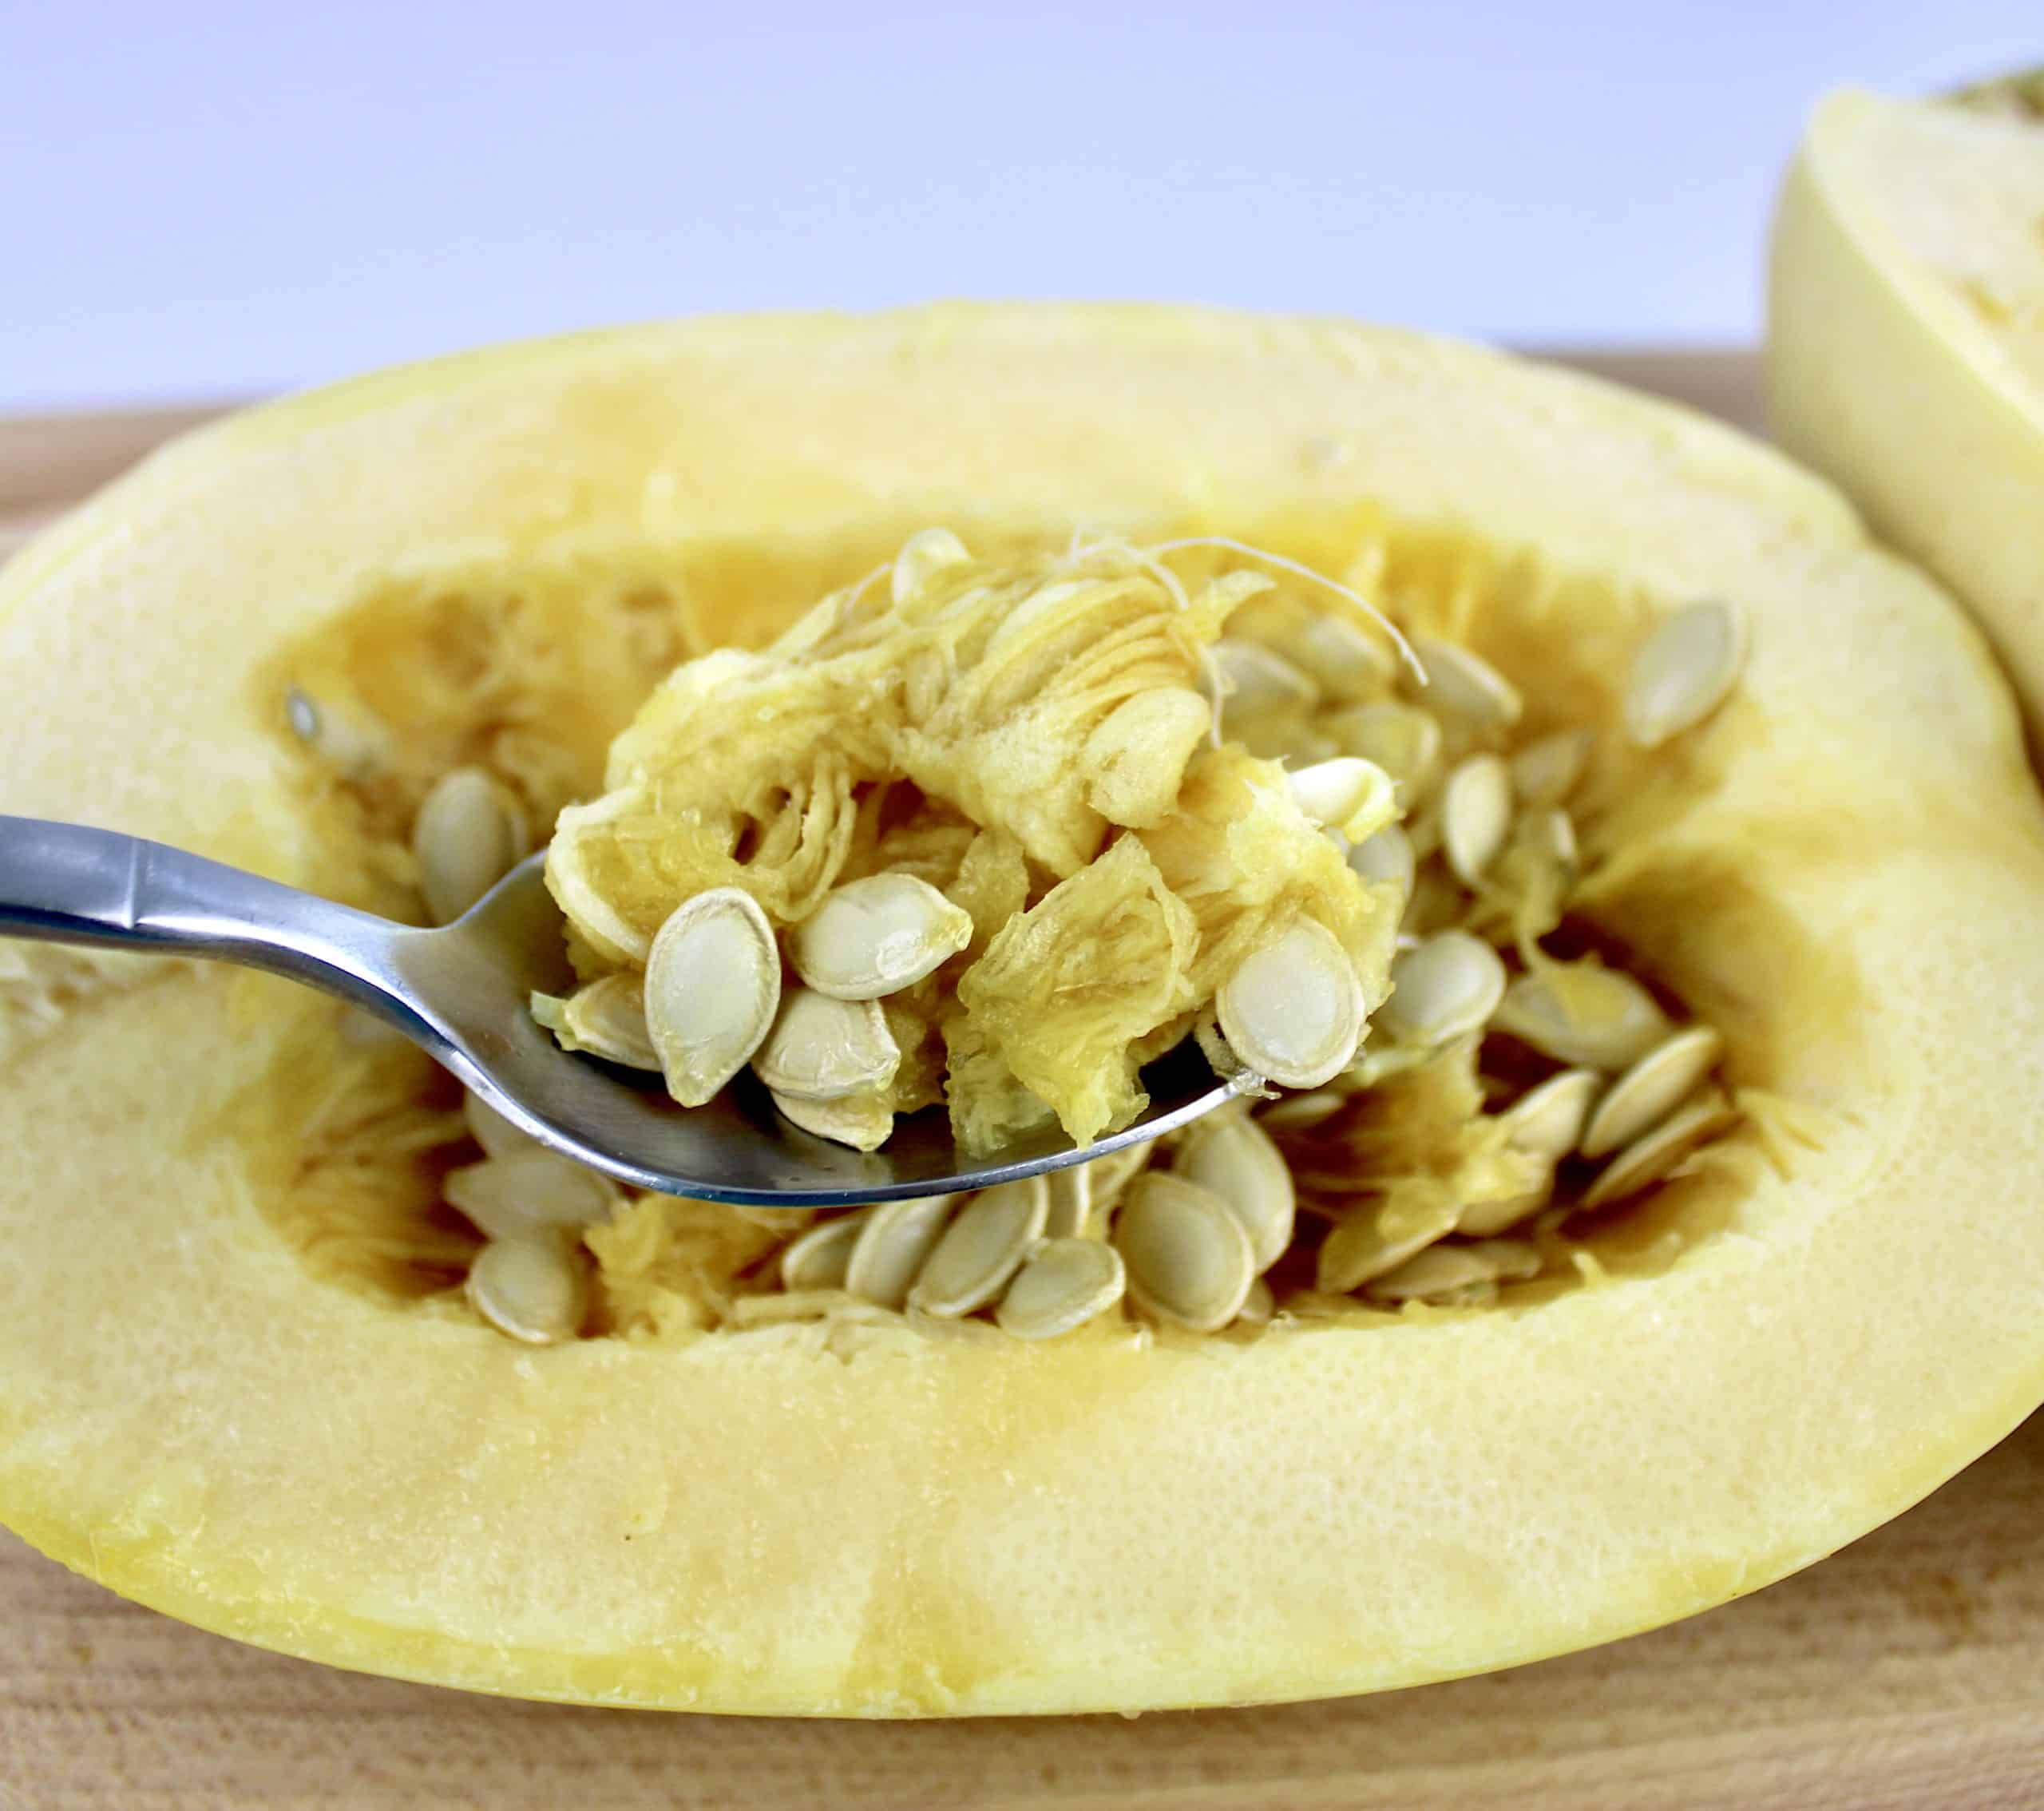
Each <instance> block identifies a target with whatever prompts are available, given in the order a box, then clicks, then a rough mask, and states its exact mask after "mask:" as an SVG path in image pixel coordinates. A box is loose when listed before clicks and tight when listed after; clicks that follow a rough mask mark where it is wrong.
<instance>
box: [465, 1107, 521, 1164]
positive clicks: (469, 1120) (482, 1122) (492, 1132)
mask: <svg viewBox="0 0 2044 1811" xmlns="http://www.w3.org/2000/svg"><path fill="white" fill-rule="evenodd" d="M461 1118H462V1119H463V1120H464V1122H465V1123H466V1124H467V1126H468V1128H469V1137H471V1138H472V1139H474V1140H475V1141H476V1143H478V1144H480V1145H481V1147H482V1154H483V1155H484V1156H485V1157H509V1155H511V1154H512V1152H513V1151H530V1150H533V1149H534V1148H535V1147H537V1146H538V1144H539V1140H538V1139H536V1138H534V1137H533V1135H532V1134H531V1133H530V1132H528V1131H520V1130H519V1128H518V1127H516V1126H514V1125H513V1124H512V1123H511V1122H510V1121H509V1119H505V1116H503V1115H502V1114H501V1113H500V1112H497V1109H496V1108H494V1107H493V1106H491V1105H490V1104H489V1102H488V1101H486V1100H484V1099H483V1097H482V1096H481V1095H479V1094H473V1093H469V1092H463V1094H462V1096H461Z"/></svg>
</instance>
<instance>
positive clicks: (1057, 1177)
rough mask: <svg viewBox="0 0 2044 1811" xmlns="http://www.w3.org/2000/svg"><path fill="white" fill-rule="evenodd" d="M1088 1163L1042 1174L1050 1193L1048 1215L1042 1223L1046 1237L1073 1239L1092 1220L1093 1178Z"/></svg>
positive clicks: (1076, 1164) (1068, 1165)
mask: <svg viewBox="0 0 2044 1811" xmlns="http://www.w3.org/2000/svg"><path fill="white" fill-rule="evenodd" d="M1091 1168H1092V1165H1091V1164H1090V1163H1068V1164H1066V1165H1065V1167H1064V1168H1063V1169H1061V1170H1052V1171H1048V1172H1046V1174H1045V1175H1044V1187H1046V1188H1048V1190H1049V1191H1050V1195H1051V1206H1050V1212H1049V1214H1048V1216H1047V1217H1046V1218H1045V1219H1044V1238H1079V1236H1080V1235H1081V1234H1083V1233H1084V1232H1085V1230H1086V1226H1087V1222H1088V1221H1090V1220H1091V1219H1092V1217H1093V1179H1092V1177H1091V1175H1089V1174H1087V1172H1088V1171H1090V1170H1091Z"/></svg>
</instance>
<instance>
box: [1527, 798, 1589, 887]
mask: <svg viewBox="0 0 2044 1811" xmlns="http://www.w3.org/2000/svg"><path fill="white" fill-rule="evenodd" d="M1511 840H1512V842H1513V844H1514V846H1515V847H1517V848H1520V849H1523V850H1525V851H1526V852H1527V854H1529V855H1531V857H1532V858H1533V859H1534V861H1535V862H1537V863H1538V864H1539V866H1542V867H1543V868H1548V869H1551V870H1553V871H1554V872H1555V874H1556V875H1557V876H1559V878H1560V879H1561V881H1562V882H1563V885H1565V886H1567V885H1571V884H1573V882H1575V871H1576V867H1577V865H1578V863H1579V862H1580V860H1581V858H1582V852H1581V850H1580V849H1579V846H1578V845H1577V843H1576V840H1575V819H1574V818H1571V816H1570V815H1569V814H1568V813H1567V812H1566V811H1564V810H1563V809H1562V808H1561V806H1559V805H1547V806H1541V807H1540V808H1539V810H1531V811H1524V812H1521V813H1520V814H1519V822H1518V824H1517V826H1515V828H1514V830H1513V831H1512V838H1511Z"/></svg>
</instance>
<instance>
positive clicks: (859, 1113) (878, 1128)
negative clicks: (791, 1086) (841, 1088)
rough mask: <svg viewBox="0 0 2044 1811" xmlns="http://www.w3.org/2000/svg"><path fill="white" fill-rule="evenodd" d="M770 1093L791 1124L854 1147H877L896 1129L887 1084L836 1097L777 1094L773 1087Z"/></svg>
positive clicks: (820, 1136) (832, 1141) (868, 1148)
mask: <svg viewBox="0 0 2044 1811" xmlns="http://www.w3.org/2000/svg"><path fill="white" fill-rule="evenodd" d="M767 1095H768V1097H769V1098H770V1100H772V1101H773V1103H774V1109H775V1111H776V1112H778V1113H779V1114H780V1115H781V1116H782V1118H783V1119H786V1121H787V1122H788V1123H790V1125H794V1126H799V1127H801V1128H802V1130H803V1131H806V1132H808V1133H810V1134H811V1135H814V1136H815V1137H817V1138H827V1139H830V1142H831V1143H834V1144H849V1145H850V1147H852V1148H853V1149H854V1151H877V1150H878V1149H879V1148H880V1147H881V1146H882V1145H883V1144H885V1143H886V1142H887V1139H888V1136H889V1134H890V1133H892V1132H893V1130H894V1108H893V1105H892V1104H891V1103H890V1102H889V1098H888V1094H887V1091H886V1089H885V1088H875V1089H869V1090H868V1091H867V1092H864V1093H861V1094H846V1095H841V1096H839V1097H838V1099H837V1100H806V1099H804V1098H803V1097H802V1096H798V1095H793V1094H775V1093H774V1091H773V1090H772V1089H771V1088H769V1089H768V1090H767Z"/></svg>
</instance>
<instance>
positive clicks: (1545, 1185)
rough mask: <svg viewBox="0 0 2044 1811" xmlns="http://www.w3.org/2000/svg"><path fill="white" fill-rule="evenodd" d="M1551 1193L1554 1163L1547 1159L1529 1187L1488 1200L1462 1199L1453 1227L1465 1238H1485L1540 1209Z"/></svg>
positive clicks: (1552, 1196) (1553, 1183)
mask: <svg viewBox="0 0 2044 1811" xmlns="http://www.w3.org/2000/svg"><path fill="white" fill-rule="evenodd" d="M1554 1194H1555V1167H1554V1165H1553V1164H1552V1163H1547V1164H1544V1165H1543V1168H1542V1171H1541V1175H1540V1179H1539V1182H1538V1183H1535V1185H1534V1186H1533V1187H1531V1188H1528V1189H1522V1190H1521V1191H1519V1193H1518V1194H1516V1195H1499V1196H1498V1197H1496V1198H1495V1199H1492V1200H1488V1201H1465V1202H1464V1203H1463V1204H1462V1211H1461V1212H1460V1213H1459V1214H1457V1215H1456V1216H1455V1230H1456V1232H1458V1233H1460V1234H1462V1235H1463V1236H1464V1238H1490V1237H1491V1235H1492V1234H1496V1233H1501V1232H1504V1231H1507V1230H1509V1229H1510V1228H1511V1227H1513V1226H1517V1225H1518V1224H1519V1222H1520V1221H1522V1220H1523V1219H1527V1217H1528V1216H1529V1215H1534V1214H1537V1213H1539V1211H1540V1210H1541V1209H1542V1208H1543V1207H1546V1206H1547V1203H1549V1202H1550V1201H1551V1200H1552V1199H1554Z"/></svg>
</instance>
